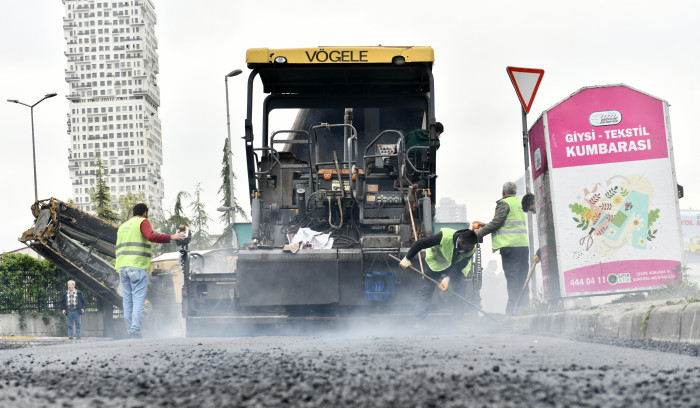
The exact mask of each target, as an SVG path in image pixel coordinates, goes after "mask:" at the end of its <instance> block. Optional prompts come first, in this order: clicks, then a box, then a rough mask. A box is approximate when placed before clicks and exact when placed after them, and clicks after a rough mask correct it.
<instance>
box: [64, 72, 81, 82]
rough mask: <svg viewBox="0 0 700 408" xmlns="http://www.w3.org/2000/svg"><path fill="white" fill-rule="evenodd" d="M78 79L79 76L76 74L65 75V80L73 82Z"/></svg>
mask: <svg viewBox="0 0 700 408" xmlns="http://www.w3.org/2000/svg"><path fill="white" fill-rule="evenodd" d="M73 72H75V71H73ZM79 80H80V77H79V76H77V75H66V82H75V81H79Z"/></svg>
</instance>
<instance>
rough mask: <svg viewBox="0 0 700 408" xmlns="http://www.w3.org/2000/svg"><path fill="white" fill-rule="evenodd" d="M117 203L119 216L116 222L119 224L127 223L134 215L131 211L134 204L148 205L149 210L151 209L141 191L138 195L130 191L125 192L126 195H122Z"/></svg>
mask: <svg viewBox="0 0 700 408" xmlns="http://www.w3.org/2000/svg"><path fill="white" fill-rule="evenodd" d="M118 201H119V216H118V219H117V221H118V222H119V224H121V223H123V222H126V221H129V218H131V217H132V216H133V215H134V213H133V210H134V206H135V205H136V204H138V203H145V204H146V205H148V207H149V208H150V207H151V205H150V204H149V203H148V200H147V199H146V195H145V194H144V192H143V191H139V192H138V194H134V193H133V192H131V191H127V192H126V194H124V196H122V197H119V200H118Z"/></svg>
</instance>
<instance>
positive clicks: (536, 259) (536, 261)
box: [532, 255, 540, 263]
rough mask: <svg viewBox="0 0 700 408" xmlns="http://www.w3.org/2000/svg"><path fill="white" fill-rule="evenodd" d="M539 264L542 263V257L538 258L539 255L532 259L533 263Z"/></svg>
mask: <svg viewBox="0 0 700 408" xmlns="http://www.w3.org/2000/svg"><path fill="white" fill-rule="evenodd" d="M539 262H540V257H539V256H537V255H535V256H534V257H533V258H532V263H539Z"/></svg>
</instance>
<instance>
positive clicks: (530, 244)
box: [520, 106, 537, 297]
mask: <svg viewBox="0 0 700 408" xmlns="http://www.w3.org/2000/svg"><path fill="white" fill-rule="evenodd" d="M520 111H521V112H522V118H523V152H524V158H525V193H532V183H531V182H530V150H529V149H528V140H527V112H525V108H524V107H522V106H520ZM533 227H534V226H533V224H532V213H531V212H530V211H527V241H528V244H527V246H528V250H529V252H530V258H529V259H528V260H529V261H530V262H532V258H533V257H534V256H535V251H534V250H533V245H534V244H533V242H534V234H533V232H532V230H533ZM530 292H531V293H532V297H535V296H537V274H535V273H533V274H532V278H531V279H530Z"/></svg>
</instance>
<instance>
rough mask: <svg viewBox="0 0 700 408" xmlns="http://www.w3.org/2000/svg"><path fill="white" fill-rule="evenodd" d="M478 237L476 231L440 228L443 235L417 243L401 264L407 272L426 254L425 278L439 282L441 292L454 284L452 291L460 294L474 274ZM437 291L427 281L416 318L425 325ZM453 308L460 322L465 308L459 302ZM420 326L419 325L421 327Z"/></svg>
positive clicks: (420, 297)
mask: <svg viewBox="0 0 700 408" xmlns="http://www.w3.org/2000/svg"><path fill="white" fill-rule="evenodd" d="M476 243H477V237H476V234H475V233H474V231H472V230H470V229H463V230H458V231H455V230H453V229H451V228H441V229H440V232H438V233H437V234H434V235H431V236H429V237H425V238H421V239H419V240H418V241H416V242H414V243H413V245H412V246H411V249H409V250H408V253H407V254H406V256H405V257H404V258H403V259H402V260H401V261H400V262H399V265H401V267H402V268H404V269H406V268H408V267H409V266H410V265H411V259H413V257H414V256H416V255H417V254H418V253H419V252H420V251H422V250H425V254H426V255H425V262H426V263H427V264H428V265H427V266H428V268H427V269H428V270H427V271H425V274H426V275H427V276H429V277H430V278H432V279H433V280H436V281H437V280H439V281H440V285H439V286H438V287H439V288H440V290H441V291H443V292H444V291H445V290H447V287H448V286H450V282H452V288H453V290H454V291H455V292H457V293H462V292H464V288H465V280H464V278H465V277H466V276H467V275H468V274H469V271H470V270H471V259H472V256H473V255H474V250H475V248H476ZM434 291H435V285H434V284H433V283H432V282H431V281H430V280H428V279H424V280H423V282H422V284H421V287H420V291H419V292H418V295H419V298H418V303H417V304H416V318H417V319H418V321H419V322H420V321H422V320H424V319H425V318H426V316H427V315H428V311H429V308H430V301H431V299H432V297H433V292H434ZM453 300H454V302H453V304H452V307H453V310H452V314H453V316H454V317H455V318H460V317H461V315H462V313H463V312H464V304H463V303H462V302H459V301H456V300H455V299H453ZM419 326H420V324H419Z"/></svg>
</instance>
